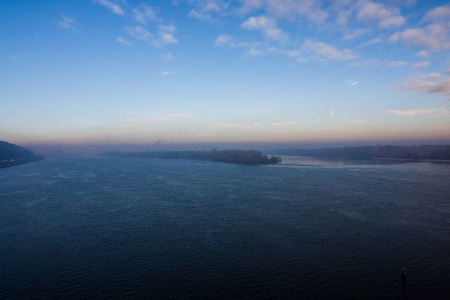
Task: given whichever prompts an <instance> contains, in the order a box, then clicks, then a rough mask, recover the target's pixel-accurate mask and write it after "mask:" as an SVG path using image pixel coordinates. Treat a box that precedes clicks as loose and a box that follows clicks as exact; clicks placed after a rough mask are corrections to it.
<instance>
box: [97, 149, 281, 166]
mask: <svg viewBox="0 0 450 300" xmlns="http://www.w3.org/2000/svg"><path fill="white" fill-rule="evenodd" d="M102 156H107V157H137V158H164V159H195V160H210V161H218V162H225V163H234V164H244V165H267V164H277V163H280V162H281V157H279V156H270V157H268V156H267V155H265V154H263V153H262V152H260V151H256V150H235V149H233V150H216V149H215V150H212V151H164V152H157V151H154V152H152V151H147V152H108V153H104V154H103V155H102Z"/></svg>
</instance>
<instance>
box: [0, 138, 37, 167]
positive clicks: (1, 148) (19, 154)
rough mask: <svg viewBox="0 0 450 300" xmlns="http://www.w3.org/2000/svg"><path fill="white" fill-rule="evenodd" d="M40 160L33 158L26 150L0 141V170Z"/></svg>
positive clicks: (31, 153) (32, 154)
mask: <svg viewBox="0 0 450 300" xmlns="http://www.w3.org/2000/svg"><path fill="white" fill-rule="evenodd" d="M41 159H42V157H39V156H35V155H34V153H33V152H31V151H30V150H28V149H25V148H23V147H20V146H17V145H15V144H11V143H8V142H4V141H0V168H6V167H12V166H16V165H21V164H25V163H29V162H34V161H39V160H41Z"/></svg>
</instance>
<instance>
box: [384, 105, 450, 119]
mask: <svg viewBox="0 0 450 300" xmlns="http://www.w3.org/2000/svg"><path fill="white" fill-rule="evenodd" d="M389 112H390V113H391V114H394V115H396V116H401V117H415V116H418V115H430V114H437V115H440V116H449V110H448V108H444V107H442V108H430V109H422V108H416V109H406V110H397V109H391V110H389Z"/></svg>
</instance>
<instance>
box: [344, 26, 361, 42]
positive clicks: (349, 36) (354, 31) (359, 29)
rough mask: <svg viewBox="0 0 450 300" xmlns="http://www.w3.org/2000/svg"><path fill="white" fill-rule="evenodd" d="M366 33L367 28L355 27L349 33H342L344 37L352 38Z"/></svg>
mask: <svg viewBox="0 0 450 300" xmlns="http://www.w3.org/2000/svg"><path fill="white" fill-rule="evenodd" d="M366 33H367V29H362V28H357V29H355V30H353V31H352V32H350V33H347V34H345V35H344V39H346V40H353V39H355V38H358V37H360V36H362V35H364V34H366Z"/></svg>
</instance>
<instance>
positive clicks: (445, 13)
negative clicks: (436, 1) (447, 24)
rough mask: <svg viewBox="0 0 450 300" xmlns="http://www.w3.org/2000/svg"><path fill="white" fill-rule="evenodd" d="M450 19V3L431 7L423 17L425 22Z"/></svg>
mask: <svg viewBox="0 0 450 300" xmlns="http://www.w3.org/2000/svg"><path fill="white" fill-rule="evenodd" d="M449 19H450V4H446V5H443V6H439V7H436V8H433V9H430V10H429V11H428V12H427V13H426V14H425V16H424V17H423V21H424V22H433V23H436V22H440V21H448V20H449Z"/></svg>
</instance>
